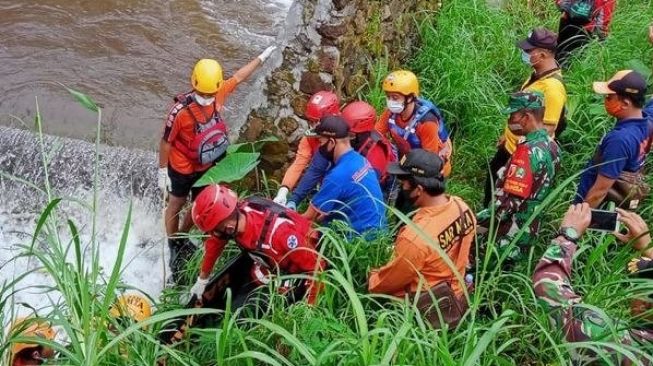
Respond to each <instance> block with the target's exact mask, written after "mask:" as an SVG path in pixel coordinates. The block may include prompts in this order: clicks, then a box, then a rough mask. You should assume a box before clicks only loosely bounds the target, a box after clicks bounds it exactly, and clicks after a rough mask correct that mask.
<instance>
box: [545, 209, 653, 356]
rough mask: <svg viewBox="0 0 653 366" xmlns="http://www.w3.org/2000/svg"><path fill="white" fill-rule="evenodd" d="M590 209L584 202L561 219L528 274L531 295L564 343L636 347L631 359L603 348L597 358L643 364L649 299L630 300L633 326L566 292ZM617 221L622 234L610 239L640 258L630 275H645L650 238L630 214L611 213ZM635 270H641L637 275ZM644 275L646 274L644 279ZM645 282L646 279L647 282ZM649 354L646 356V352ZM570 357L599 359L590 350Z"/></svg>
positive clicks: (651, 325) (650, 336) (652, 323)
mask: <svg viewBox="0 0 653 366" xmlns="http://www.w3.org/2000/svg"><path fill="white" fill-rule="evenodd" d="M592 211H593V210H592V209H591V207H590V205H589V204H588V203H580V204H575V205H571V206H570V207H569V210H568V211H567V213H566V214H565V216H564V218H563V219H562V223H561V225H560V230H559V231H558V234H557V235H556V237H555V238H554V239H553V240H552V241H551V245H550V246H549V248H548V249H547V251H546V252H545V253H544V255H543V256H542V258H541V259H540V261H539V263H538V264H537V266H536V267H535V272H534V273H533V286H534V290H535V295H536V296H537V297H538V299H539V300H540V302H539V303H540V304H541V305H542V306H544V307H545V308H546V310H547V312H548V313H549V315H550V316H551V317H552V320H553V321H554V324H555V326H556V328H557V329H561V330H562V332H563V336H564V338H565V339H566V341H567V342H588V341H600V342H603V343H609V342H613V343H617V344H624V345H630V346H632V348H630V349H633V348H638V349H640V350H641V352H640V353H636V352H634V353H633V355H634V357H635V358H637V359H629V358H627V357H626V355H624V354H621V353H620V352H617V351H616V350H615V348H614V347H609V346H607V347H606V349H605V351H606V352H604V353H603V356H605V355H607V356H609V357H612V360H611V361H613V362H614V364H622V365H623V364H639V363H638V362H637V361H640V362H641V361H643V360H645V358H644V354H650V349H651V347H653V316H651V312H650V310H651V309H653V298H652V297H651V295H650V294H649V295H648V296H644V298H642V296H634V297H633V298H632V299H631V300H632V301H631V315H632V316H633V320H635V324H634V325H633V323H632V322H627V321H624V320H622V319H606V315H605V312H603V311H601V310H600V309H597V308H596V307H592V306H589V305H586V304H583V302H582V297H581V296H580V295H578V294H577V293H576V291H575V290H574V288H573V287H572V284H571V283H572V278H571V275H572V273H573V266H572V265H573V260H574V258H575V254H576V248H577V243H578V241H579V240H580V238H581V237H582V236H583V233H584V232H585V230H586V229H587V228H588V227H589V226H590V223H591V222H592ZM617 213H618V214H619V218H618V220H619V221H620V222H621V223H622V224H623V225H624V226H625V227H626V229H627V232H626V233H625V234H624V233H617V232H615V233H614V235H615V236H616V237H617V239H618V240H619V241H621V242H623V243H630V245H632V247H633V249H635V250H636V251H638V252H639V253H641V258H637V259H635V260H633V261H631V263H630V264H629V269H631V272H633V273H635V274H638V275H639V274H644V273H647V271H646V270H645V269H646V268H649V267H648V266H649V265H650V264H651V263H652V258H653V248H651V236H650V234H649V229H648V226H647V225H646V223H645V222H644V220H642V218H641V217H640V216H639V215H637V214H636V213H633V212H629V211H625V210H621V209H617ZM640 268H642V269H641V270H640ZM649 276H650V274H649ZM649 278H650V277H649ZM647 349H648V350H649V351H646V350H647ZM574 350H575V351H574V352H572V354H571V357H572V359H573V360H574V361H576V362H582V363H583V364H589V363H592V362H593V361H598V360H603V361H606V360H605V359H602V358H601V356H598V355H597V354H596V353H595V347H594V346H593V348H592V349H590V347H578V348H574Z"/></svg>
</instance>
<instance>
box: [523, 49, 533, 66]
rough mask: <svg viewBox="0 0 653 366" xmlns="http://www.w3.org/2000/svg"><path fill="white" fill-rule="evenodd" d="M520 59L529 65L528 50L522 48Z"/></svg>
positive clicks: (529, 56)
mask: <svg viewBox="0 0 653 366" xmlns="http://www.w3.org/2000/svg"><path fill="white" fill-rule="evenodd" d="M521 60H522V62H523V63H525V64H526V65H528V66H531V55H529V54H528V52H526V51H524V50H522V51H521Z"/></svg>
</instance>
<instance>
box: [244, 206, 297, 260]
mask: <svg viewBox="0 0 653 366" xmlns="http://www.w3.org/2000/svg"><path fill="white" fill-rule="evenodd" d="M245 202H246V203H247V204H248V205H249V206H251V207H252V208H253V209H255V210H257V211H262V212H263V214H264V215H265V219H264V221H263V227H262V228H261V235H260V236H259V238H258V241H257V244H256V248H257V250H259V251H260V250H262V249H263V244H265V240H266V239H267V237H268V235H269V234H270V225H272V223H273V222H274V220H275V219H276V218H277V217H287V215H286V210H287V208H285V207H283V206H281V205H280V204H278V203H276V202H273V201H270V200H267V199H265V198H262V197H259V196H250V197H247V198H246V199H245Z"/></svg>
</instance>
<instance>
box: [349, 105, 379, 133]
mask: <svg viewBox="0 0 653 366" xmlns="http://www.w3.org/2000/svg"><path fill="white" fill-rule="evenodd" d="M342 118H344V119H345V121H347V123H348V124H349V131H350V132H351V133H360V132H369V131H372V130H373V129H374V124H375V123H376V110H375V109H374V107H372V106H371V105H370V104H369V103H365V102H362V101H356V102H351V103H349V104H347V106H346V107H345V108H343V109H342Z"/></svg>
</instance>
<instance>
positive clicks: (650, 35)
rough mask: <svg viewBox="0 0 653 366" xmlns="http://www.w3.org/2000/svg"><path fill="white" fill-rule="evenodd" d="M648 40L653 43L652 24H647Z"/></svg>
mask: <svg viewBox="0 0 653 366" xmlns="http://www.w3.org/2000/svg"><path fill="white" fill-rule="evenodd" d="M648 41H649V42H651V44H652V45H653V24H651V25H649V26H648Z"/></svg>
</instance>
